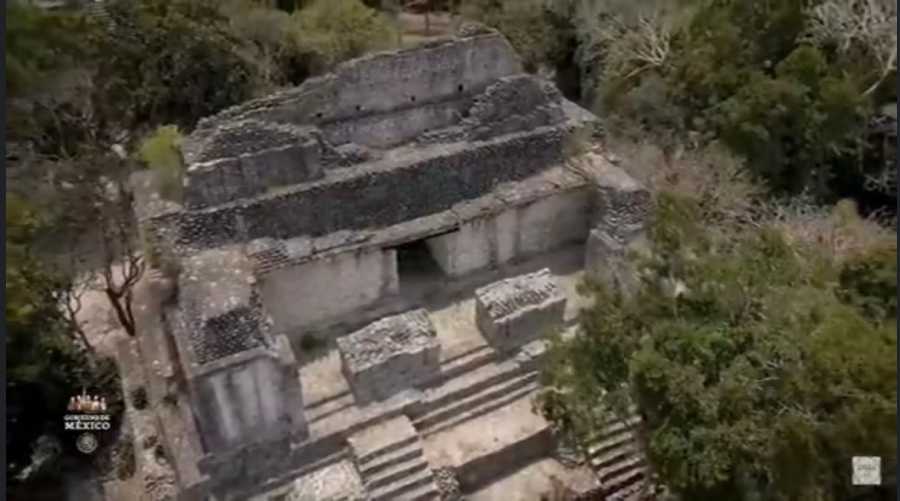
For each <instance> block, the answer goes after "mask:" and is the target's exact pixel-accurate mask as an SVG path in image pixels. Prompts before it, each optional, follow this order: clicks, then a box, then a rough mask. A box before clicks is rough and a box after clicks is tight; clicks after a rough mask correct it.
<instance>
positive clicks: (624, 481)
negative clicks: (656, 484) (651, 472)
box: [603, 467, 647, 501]
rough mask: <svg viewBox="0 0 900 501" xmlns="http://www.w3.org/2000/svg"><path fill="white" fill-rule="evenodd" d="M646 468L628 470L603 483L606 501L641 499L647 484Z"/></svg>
mask: <svg viewBox="0 0 900 501" xmlns="http://www.w3.org/2000/svg"><path fill="white" fill-rule="evenodd" d="M646 477H647V469H646V467H642V468H638V469H635V470H628V471H626V472H624V473H622V474H620V475H619V476H617V477H613V478H611V479H610V480H609V481H607V482H605V483H603V490H604V492H605V493H606V499H607V501H614V500H615V501H620V500H629V501H632V500H636V499H641V498H642V497H643V495H642V494H643V490H644V489H645V487H646V485H647V482H646Z"/></svg>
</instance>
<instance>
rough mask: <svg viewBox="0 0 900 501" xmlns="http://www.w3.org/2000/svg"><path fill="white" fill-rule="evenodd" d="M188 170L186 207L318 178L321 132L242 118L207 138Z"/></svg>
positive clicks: (310, 128) (231, 198)
mask: <svg viewBox="0 0 900 501" xmlns="http://www.w3.org/2000/svg"><path fill="white" fill-rule="evenodd" d="M207 143H208V145H209V146H208V149H207V150H204V151H202V152H201V153H200V155H198V156H199V161H198V162H197V163H195V164H193V165H191V166H190V167H189V168H188V171H187V173H186V179H185V189H184V197H185V205H186V206H187V207H190V208H197V207H207V206H211V205H217V204H221V203H225V202H228V201H230V200H234V199H237V198H244V197H248V196H253V195H257V194H260V193H264V192H265V191H266V190H267V189H270V188H275V187H278V186H288V185H292V184H297V183H302V182H306V181H311V180H314V179H317V178H319V177H321V176H322V160H321V158H320V157H321V156H322V145H321V138H320V133H319V131H318V130H317V129H315V128H313V127H299V126H293V125H286V124H275V123H265V122H259V121H256V120H244V121H241V122H235V123H232V124H227V125H224V126H222V127H220V128H218V129H216V131H215V132H214V133H213V134H212V135H211V136H210V137H209V138H207Z"/></svg>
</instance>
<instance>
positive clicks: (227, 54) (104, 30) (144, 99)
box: [89, 0, 255, 129]
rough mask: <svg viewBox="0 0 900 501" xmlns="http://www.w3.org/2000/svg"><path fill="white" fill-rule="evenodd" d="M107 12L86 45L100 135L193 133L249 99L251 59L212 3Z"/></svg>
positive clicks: (184, 1)
mask: <svg viewBox="0 0 900 501" xmlns="http://www.w3.org/2000/svg"><path fill="white" fill-rule="evenodd" d="M106 10H107V11H108V13H109V18H110V19H109V21H108V22H107V21H101V23H102V24H101V25H99V26H97V27H96V29H95V30H94V32H93V35H92V36H91V38H90V40H89V47H90V49H91V55H92V58H91V59H92V62H93V63H94V64H95V65H96V68H95V74H96V81H95V89H94V90H95V92H94V95H95V98H94V104H95V108H96V109H97V111H98V114H97V115H98V116H99V117H100V118H101V119H102V120H104V121H105V123H104V124H103V125H104V126H105V127H104V128H115V127H124V128H126V129H134V128H141V127H154V126H156V125H162V124H166V123H172V124H177V125H180V126H182V127H184V128H187V129H190V128H192V127H193V125H194V123H195V122H196V121H197V120H198V119H200V118H202V117H205V116H207V115H211V114H213V113H215V112H217V111H219V110H221V109H223V108H226V107H228V106H231V105H234V104H238V103H240V102H242V101H244V100H246V99H248V98H249V97H250V96H251V95H252V93H253V90H254V87H253V84H254V81H255V73H254V72H255V67H254V65H253V63H252V61H251V56H252V53H251V52H249V51H248V49H247V47H248V43H247V42H245V41H244V40H241V39H239V38H237V37H236V36H235V35H234V34H233V33H232V32H231V31H230V29H229V26H228V20H227V18H226V17H225V16H224V15H223V14H222V13H221V10H220V6H219V5H218V4H217V3H216V2H211V1H207V0H203V1H199V2H198V1H188V0H175V1H164V0H141V1H138V2H131V1H126V0H116V1H114V2H110V3H109V5H108V6H106Z"/></svg>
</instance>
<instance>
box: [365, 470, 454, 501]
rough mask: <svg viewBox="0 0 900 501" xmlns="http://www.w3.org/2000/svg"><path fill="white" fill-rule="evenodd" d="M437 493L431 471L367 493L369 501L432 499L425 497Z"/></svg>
mask: <svg viewBox="0 0 900 501" xmlns="http://www.w3.org/2000/svg"><path fill="white" fill-rule="evenodd" d="M436 493H437V487H436V486H435V485H434V477H433V476H432V474H431V470H429V469H427V468H426V469H424V470H422V471H420V472H418V473H416V474H414V475H410V476H407V477H404V478H403V479H401V480H399V481H397V482H394V483H392V484H388V485H384V486H381V487H378V488H377V489H373V490H370V491H369V499H370V500H371V501H387V500H392V501H393V500H398V501H401V500H409V501H412V500H420V499H433V498H429V497H427V496H429V495H434V494H436Z"/></svg>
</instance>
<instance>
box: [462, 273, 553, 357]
mask: <svg viewBox="0 0 900 501" xmlns="http://www.w3.org/2000/svg"><path fill="white" fill-rule="evenodd" d="M565 310H566V296H565V295H564V294H563V293H562V291H561V290H560V288H559V287H558V286H557V285H556V284H555V283H554V282H553V278H552V277H551V275H550V270H548V269H546V268H545V269H543V270H540V271H537V272H535V273H530V274H528V275H521V276H518V277H513V278H508V279H506V280H501V281H499V282H495V283H493V284H490V285H487V286H485V287H482V288H480V289H478V290H476V291H475V321H476V323H477V324H478V328H479V329H480V330H481V333H482V334H483V335H484V337H485V338H486V339H487V340H488V342H490V343H491V344H493V345H494V346H495V347H496V348H498V349H501V350H509V349H513V348H518V347H520V346H522V345H525V344H527V343H529V342H531V341H534V340H536V339H540V338H541V337H542V336H544V335H546V334H548V333H549V332H550V331H551V330H552V329H554V328H558V327H561V326H562V324H563V313H565Z"/></svg>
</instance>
